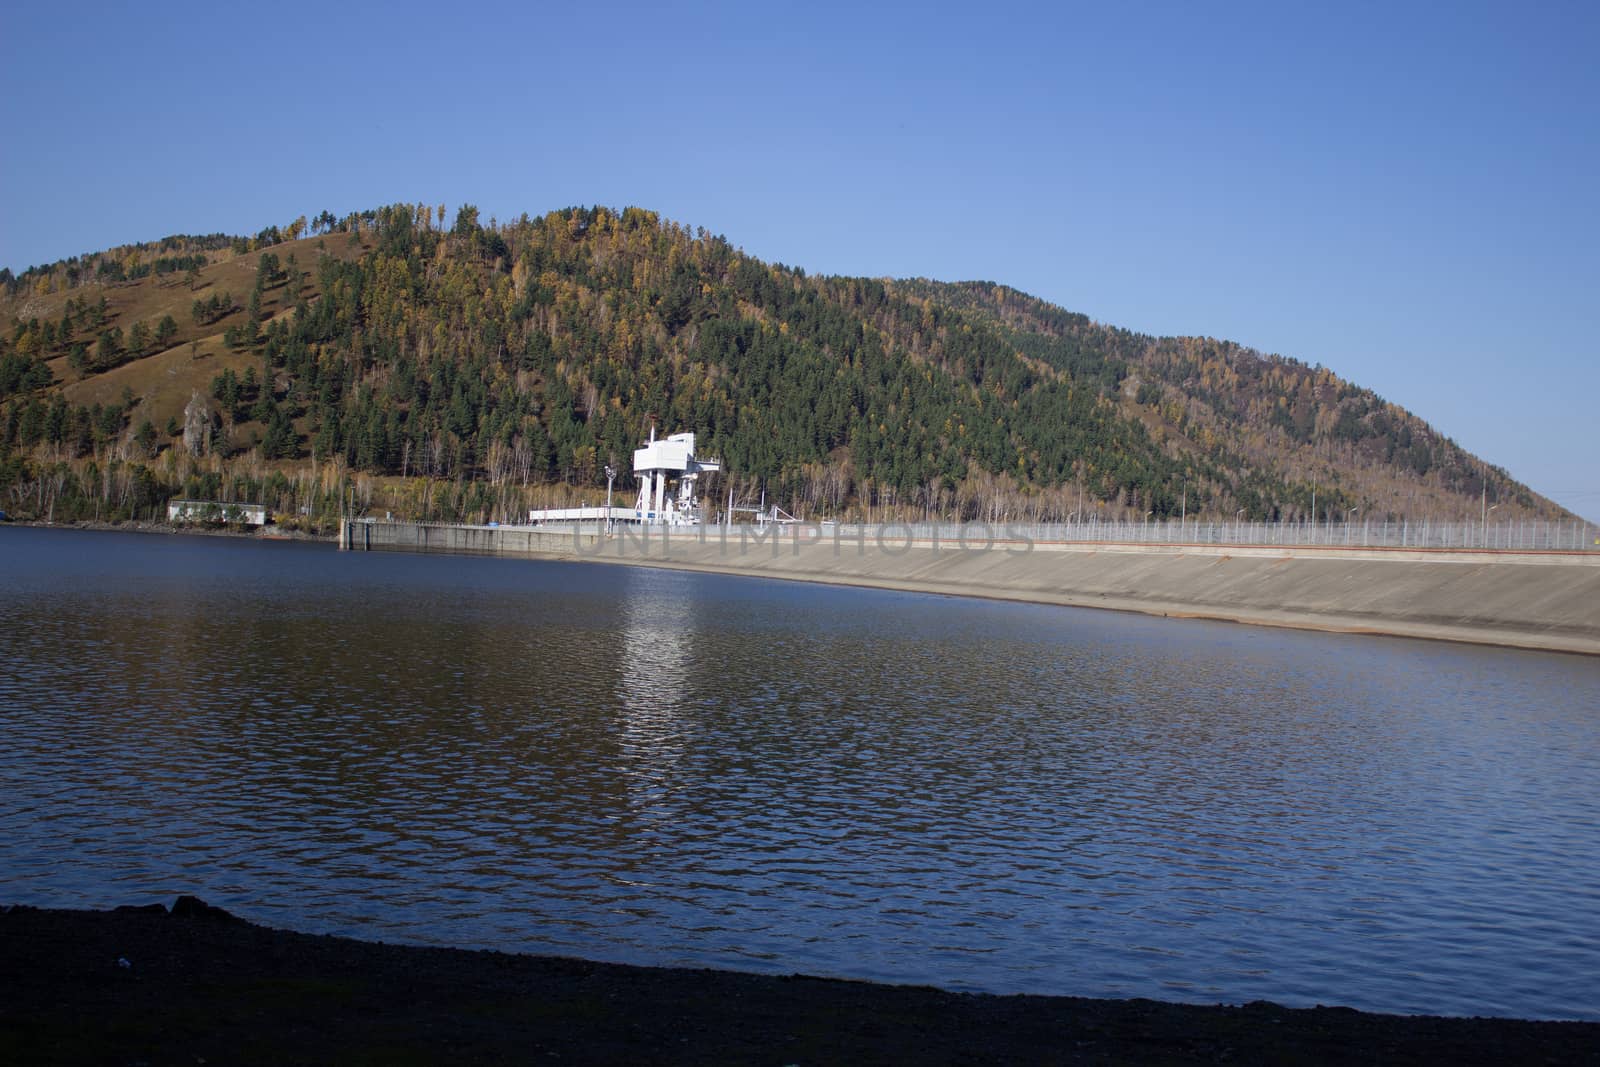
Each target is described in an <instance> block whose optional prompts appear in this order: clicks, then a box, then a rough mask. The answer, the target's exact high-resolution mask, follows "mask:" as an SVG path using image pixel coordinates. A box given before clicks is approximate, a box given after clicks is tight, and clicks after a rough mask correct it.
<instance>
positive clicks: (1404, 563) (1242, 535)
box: [340, 521, 1600, 655]
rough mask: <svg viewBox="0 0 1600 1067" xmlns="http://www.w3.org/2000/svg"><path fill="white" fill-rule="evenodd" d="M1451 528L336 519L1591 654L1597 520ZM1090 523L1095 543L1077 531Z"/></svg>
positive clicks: (630, 561) (449, 536)
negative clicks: (1537, 527) (1528, 528)
mask: <svg viewBox="0 0 1600 1067" xmlns="http://www.w3.org/2000/svg"><path fill="white" fill-rule="evenodd" d="M1219 525H1220V524H1219ZM1461 525H1462V529H1457V528H1452V527H1432V528H1419V529H1418V530H1416V531H1410V530H1407V531H1404V532H1399V533H1396V531H1387V530H1386V531H1384V532H1383V534H1382V536H1379V535H1378V534H1377V533H1376V532H1375V531H1374V530H1373V529H1371V528H1365V529H1364V528H1362V527H1357V526H1353V525H1352V526H1350V527H1348V528H1341V527H1333V528H1331V529H1330V528H1327V527H1319V528H1315V531H1316V532H1314V533H1311V534H1309V535H1307V534H1306V532H1305V531H1297V530H1296V528H1295V527H1292V526H1284V527H1281V528H1274V527H1265V528H1263V527H1260V526H1258V527H1256V528H1255V529H1254V530H1252V531H1248V533H1247V531H1246V530H1245V529H1244V528H1243V527H1241V528H1240V529H1238V530H1237V531H1232V532H1230V531H1228V530H1226V529H1221V530H1219V529H1217V528H1212V529H1210V530H1203V529H1202V528H1200V527H1198V526H1194V524H1191V526H1193V528H1192V529H1186V530H1185V531H1183V534H1187V535H1188V539H1187V540H1184V539H1181V535H1179V534H1178V532H1177V531H1173V530H1172V529H1171V527H1170V526H1169V527H1168V528H1166V529H1165V530H1162V529H1161V528H1160V527H1149V526H1144V527H1141V526H1140V525H1139V524H1136V523H1124V524H1114V525H1113V524H1107V525H1106V526H1104V527H1100V528H1094V529H1084V528H1081V527H1080V528H1079V529H1076V530H1062V531H1059V532H1057V534H1056V537H1055V538H1054V539H1052V537H1051V536H1050V535H1051V533H1052V531H1051V529H1050V528H1038V527H1026V528H1011V527H989V526H985V525H984V524H970V525H968V526H964V527H963V526H943V527H941V526H924V525H905V524H887V525H880V526H839V525H833V524H823V523H792V524H776V523H769V524H766V525H763V526H752V525H746V524H740V525H731V526H730V525H699V526H692V527H677V528H675V527H670V526H657V527H650V526H642V527H632V528H630V527H627V526H622V525H614V526H612V527H611V529H610V530H609V532H608V530H607V529H606V526H607V524H605V523H602V522H599V521H596V522H591V523H587V524H586V523H581V522H579V523H570V524H552V525H534V526H472V525H442V524H417V523H401V522H381V521H356V522H347V523H345V524H344V526H343V528H342V531H341V537H340V543H341V545H342V546H344V547H348V548H351V549H354V550H357V551H402V552H442V553H458V554H468V555H492V556H510V557H527V558H540V559H563V560H572V561H578V562H590V563H608V564H618V565H624V566H648V567H663V568H673V569H681V570H690V571H704V572H710V573H720V574H732V575H746V576H751V577H763V578H775V579H784V580H790V581H804V582H823V583H830V584H836V585H855V586H871V587H876V588H884V589H896V590H904V591H911V592H922V593H934V594H944V595H951V596H975V597H987V598H993V599H1002V600H1017V601H1027V602H1033V603H1041V604H1059V605H1067V606H1073V607H1093V608H1103V609H1114V610H1118V611H1131V612H1139V613H1143V614H1148V615H1159V616H1167V617H1174V618H1204V619H1215V620H1227V621H1233V622H1239V623H1249V624H1254V625H1263V626H1280V627H1290V628H1297V629H1311V630H1325V631H1334V632H1345V633H1369V634H1388V635H1393V636H1403V637H1417V638H1429V639H1437V640H1449V641H1462V642H1469V643H1478V644H1491V645H1502V646H1507V647H1515V648H1530V649H1544V650H1550V651H1561V652H1576V653H1584V654H1588V655H1600V551H1596V547H1595V546H1594V545H1593V544H1591V543H1590V542H1593V541H1594V540H1595V528H1594V527H1592V526H1588V525H1586V524H1581V523H1570V524H1561V525H1560V526H1555V525H1554V524H1551V525H1550V527H1549V528H1547V529H1546V530H1545V531H1544V534H1543V536H1542V537H1541V538H1539V539H1537V540H1536V539H1535V538H1532V537H1530V536H1527V535H1526V532H1525V531H1524V532H1522V533H1521V534H1519V533H1517V532H1515V531H1509V530H1506V531H1501V532H1500V534H1499V535H1498V536H1491V535H1490V534H1491V531H1488V530H1476V529H1475V527H1476V524H1461ZM1463 530H1464V531H1465V532H1463ZM1095 534H1098V535H1099V538H1100V539H1096V540H1090V539H1086V537H1088V536H1093V535H1095ZM1197 534H1203V536H1196V535H1197ZM1063 535H1064V536H1063ZM1069 538H1070V539H1069ZM1519 540H1520V541H1521V542H1523V543H1522V545H1521V546H1518V541H1519ZM1274 541H1277V542H1279V543H1273V542H1274ZM1396 541H1403V542H1406V543H1395V542H1396ZM1302 542H1309V543H1302ZM1453 542H1467V543H1466V544H1457V543H1453ZM1489 544H1501V545H1506V546H1509V547H1487V545H1489ZM1534 544H1539V545H1540V547H1532V546H1533V545H1534Z"/></svg>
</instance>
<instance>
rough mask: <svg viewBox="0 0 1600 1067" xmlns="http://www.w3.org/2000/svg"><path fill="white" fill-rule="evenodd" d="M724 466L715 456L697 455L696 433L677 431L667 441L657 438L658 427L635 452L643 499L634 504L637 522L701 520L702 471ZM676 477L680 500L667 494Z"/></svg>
mask: <svg viewBox="0 0 1600 1067" xmlns="http://www.w3.org/2000/svg"><path fill="white" fill-rule="evenodd" d="M721 469H722V464H721V463H719V462H718V461H717V460H714V459H700V458H698V457H696V456H695V454H694V434H692V433H675V434H673V435H672V436H671V437H668V438H667V439H666V440H664V441H658V440H656V431H655V427H654V426H652V427H651V428H650V440H649V442H648V443H646V444H645V446H644V447H643V448H640V449H635V450H634V453H633V473H634V476H635V477H636V478H638V479H639V502H638V503H637V504H635V505H634V512H635V519H634V521H636V522H642V523H645V524H646V525H648V526H694V525H697V524H698V523H699V522H700V521H701V514H700V501H699V498H698V497H697V496H696V495H695V487H696V483H697V482H699V480H700V475H702V474H712V473H715V472H716V471H720V470H721ZM673 479H676V480H677V483H678V494H677V499H676V500H673V499H670V498H668V497H667V482H668V481H669V480H673Z"/></svg>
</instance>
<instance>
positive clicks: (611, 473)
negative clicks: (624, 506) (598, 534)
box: [606, 463, 617, 537]
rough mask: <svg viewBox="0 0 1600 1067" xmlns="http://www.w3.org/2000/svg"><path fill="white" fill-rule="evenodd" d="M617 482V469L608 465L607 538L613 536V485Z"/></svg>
mask: <svg viewBox="0 0 1600 1067" xmlns="http://www.w3.org/2000/svg"><path fill="white" fill-rule="evenodd" d="M616 480H617V468H615V467H613V466H612V465H611V464H609V463H607V464H606V536H607V537H610V536H611V483H612V482H614V481H616Z"/></svg>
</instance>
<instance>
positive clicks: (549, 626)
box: [0, 530, 1600, 1018]
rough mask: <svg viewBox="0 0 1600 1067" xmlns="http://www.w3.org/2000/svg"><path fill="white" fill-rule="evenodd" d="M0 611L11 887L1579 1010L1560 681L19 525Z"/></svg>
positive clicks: (439, 924) (1206, 641) (425, 929)
mask: <svg viewBox="0 0 1600 1067" xmlns="http://www.w3.org/2000/svg"><path fill="white" fill-rule="evenodd" d="M97 546H103V547H97ZM108 560H114V565H113V564H112V563H111V562H108ZM0 584H3V587H4V588H6V589H7V590H8V591H9V594H10V602H9V605H8V618H7V623H6V625H5V626H4V627H3V628H0V736H3V737H4V738H5V741H6V744H5V745H4V746H0V790H4V795H5V796H6V797H7V800H8V804H7V806H6V807H5V808H4V809H3V810H0V872H4V873H3V875H0V877H3V881H4V894H3V896H4V897H5V898H6V899H10V900H18V901H28V902H37V903H55V904H84V905H109V904H117V903H124V902H128V901H133V900H141V899H150V898H153V897H170V896H172V895H174V894H176V893H178V892H200V893H201V894H202V895H206V896H208V897H209V898H211V899H215V900H217V901H218V902H219V903H222V904H224V905H225V906H229V907H233V908H235V909H237V910H239V911H240V912H242V913H244V914H247V915H250V916H252V917H254V918H257V919H259V920H262V921H265V922H271V923H279V924H282V925H286V926H293V927H297V928H301V929H309V930H316V931H325V932H339V933H355V934H360V935H364V936H374V937H382V938H387V939H392V940H403V941H425V942H435V943H453V944H478V945H487V946H493V947H497V948H503V949H522V950H532V951H558V952H567V953H576V954H581V955H588V956H593V957H599V958H611V959H624V960H632V961H641V962H653V963H684V964H694V965H732V966H740V967H746V968H754V969H762V970H770V971H775V972H781V973H788V972H792V971H796V970H801V971H813V972H821V973H828V974H837V975H847V976H855V977H863V978H880V979H889V980H894V981H910V982H929V983H935V984H939V985H944V986H952V987H957V988H975V989H991V990H1001V991H1028V992H1051V993H1077V994H1085V995H1143V996H1159V997H1177V998H1187V999H1196V1000H1231V1001H1243V1000H1249V999H1254V998H1257V997H1263V998H1269V999H1275V1000H1279V1001H1288V1002H1291V1003H1316V1002H1324V1003H1346V1004H1352V1005H1356V1006H1360V1007H1367V1008H1377V1009H1382V1010H1397V1011H1433V1012H1453V1013H1461V1014H1474V1013H1485V1014H1519V1015H1546V1016H1551V1015H1554V1016H1573V1017H1590V1018H1593V1017H1595V1015H1596V1010H1595V1007H1594V1005H1595V1004H1597V1003H1600V989H1597V988H1596V982H1595V979H1594V975H1595V974H1600V936H1597V935H1596V933H1595V931H1597V930H1600V889H1596V888H1595V885H1594V883H1593V880H1592V879H1590V878H1589V877H1588V872H1591V871H1593V870H1595V869H1600V832H1597V831H1600V788H1597V786H1600V721H1597V720H1596V717H1595V716H1594V714H1593V709H1594V708H1595V707H1600V667H1597V664H1595V663H1594V662H1593V661H1590V660H1585V659H1580V658H1576V657H1562V656H1546V655H1536V654H1528V653H1515V652H1506V651H1498V650H1486V649H1469V648H1461V647H1456V646H1449V645H1429V644H1424V643H1418V642H1407V641H1394V640H1382V639H1368V638H1348V637H1328V636H1319V635H1309V634H1297V633H1275V632H1272V631H1266V630H1255V629H1248V628H1243V627H1235V626H1222V625H1209V624H1203V623H1175V622H1166V621H1163V620H1151V619H1141V618H1132V617H1125V616H1119V615H1114V614H1101V613H1093V612H1075V611H1066V610H1061V609H1051V608H1031V607H1026V606H1019V605H1005V604H989V603H982V602H962V601H956V600H949V599H943V598H930V597H916V596H911V595H908V594H897V593H880V592H871V591H863V590H845V589H827V588H821V587H812V586H803V585H790V584H781V583H768V582H760V581H751V580H742V579H720V578H714V577H707V576H703V575H692V574H686V573H679V572H670V571H649V570H637V569H628V568H616V567H603V566H593V565H561V564H534V563H515V562H507V561H495V560H479V559H448V558H437V557H435V558H414V557H404V556H384V555H372V556H349V555H346V556H339V555H337V554H335V553H333V552H330V551H323V550H321V549H315V548H305V547H299V546H276V545H254V544H234V543H229V542H218V541H187V540H185V539H178V538H137V537H124V536H116V535H83V534H62V533H47V532H40V531H19V530H0Z"/></svg>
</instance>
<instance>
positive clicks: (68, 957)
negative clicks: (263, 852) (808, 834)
mask: <svg viewBox="0 0 1600 1067" xmlns="http://www.w3.org/2000/svg"><path fill="white" fill-rule="evenodd" d="M554 1061H561V1062H568V1063H572V1062H576V1063H715V1064H724V1063H755V1064H790V1063H794V1064H802V1063H807V1064H816V1063H849V1064H861V1063H1076V1062H1085V1063H1106V1062H1110V1063H1219V1062H1237V1063H1384V1064H1413V1063H1414V1064H1450V1063H1497V1064H1499V1063H1506V1064H1510V1063H1518V1064H1554V1063H1572V1064H1580V1063H1600V1023H1555V1022H1524V1021H1519V1020H1513V1019H1439V1018H1418V1017H1407V1016H1395V1015H1369V1014H1364V1013H1361V1012H1355V1011H1350V1010H1347V1009H1339V1008H1316V1009H1310V1010H1294V1009H1288V1008H1282V1007H1279V1006H1277V1005H1273V1004H1265V1003H1257V1004H1247V1005H1245V1006H1243V1007H1196V1006H1191V1005H1181V1004H1162V1003H1156V1002H1154V1001H1148V1000H1133V1001H1110V1000H1084V999H1079V998H1074V997H1024V996H1011V997H1001V996H979V995H970V994H959V993H948V992H944V991H942V990H938V989H928V988H919V987H907V986H880V985H872V984H869V983H864V982H842V981H831V980H823V979H816V978H804V977H790V978H773V977H765V976H759V975H747V974H734V973H728V972H722V971H705V970H684V969H670V968H648V967H625V966H617V965H613V964H604V963H590V962H585V961H583V960H573V959H558V958H551V957H542V956H513V955H505V954H502V953H497V952H468V951H462V950H458V949H434V948H405V947H399V946H393V945H382V944H373V943H369V942H363V941H352V940H347V939H344V938H334V937H313V936H309V935H305V934H295V933H288V932H285V931H281V930H269V929H267V928H265V927H260V926H255V925H252V924H250V923H247V922H244V921H242V920H239V919H235V918H233V917H231V916H229V915H227V914H226V913H224V912H220V911H219V910H217V909H214V908H209V907H207V906H206V905H205V904H203V903H201V902H199V901H197V900H194V899H193V898H188V897H186V898H183V899H182V900H180V901H179V903H178V904H177V905H176V906H174V908H173V909H172V910H171V912H170V913H169V912H168V910H167V909H165V908H163V907H161V906H159V905H153V906H151V907H150V908H147V909H118V910H116V911H113V912H87V911H53V910H42V909H36V908H24V907H14V908H10V909H8V910H6V911H4V912H0V1063H6V1064H49V1063H107V1064H235V1063H237V1064H253V1063H261V1064H285V1063H340V1064H359V1063H374V1064H377V1063H383V1064H393V1063H533V1062H539V1063H543V1062H554Z"/></svg>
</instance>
